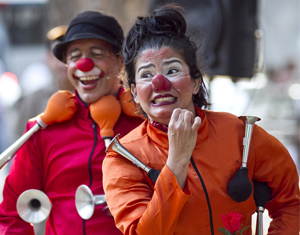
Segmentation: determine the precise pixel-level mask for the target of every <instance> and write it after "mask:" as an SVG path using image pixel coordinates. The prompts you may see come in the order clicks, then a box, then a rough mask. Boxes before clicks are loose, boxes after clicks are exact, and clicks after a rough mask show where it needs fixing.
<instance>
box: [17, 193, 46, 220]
mask: <svg viewBox="0 0 300 235" xmlns="http://www.w3.org/2000/svg"><path fill="white" fill-rule="evenodd" d="M51 208H52V204H51V202H50V200H49V198H48V197H47V195H46V194H45V193H43V192H42V191H40V190H37V189H29V190H26V191H24V192H23V193H22V194H21V195H20V196H19V198H18V200H17V211H18V214H19V216H20V217H21V218H22V219H23V220H24V221H26V222H28V223H33V224H36V223H40V222H42V221H44V220H45V219H46V218H48V216H49V214H50V211H51Z"/></svg>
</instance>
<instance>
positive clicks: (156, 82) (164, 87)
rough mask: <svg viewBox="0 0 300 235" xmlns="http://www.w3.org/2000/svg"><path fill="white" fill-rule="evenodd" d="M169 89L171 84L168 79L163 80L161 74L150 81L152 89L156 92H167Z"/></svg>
mask: <svg viewBox="0 0 300 235" xmlns="http://www.w3.org/2000/svg"><path fill="white" fill-rule="evenodd" d="M171 87H172V84H171V82H170V81H169V79H167V78H165V77H164V76H163V75H162V74H158V75H156V76H155V77H154V78H153V79H152V89H153V90H154V91H156V92H158V91H169V90H171Z"/></svg>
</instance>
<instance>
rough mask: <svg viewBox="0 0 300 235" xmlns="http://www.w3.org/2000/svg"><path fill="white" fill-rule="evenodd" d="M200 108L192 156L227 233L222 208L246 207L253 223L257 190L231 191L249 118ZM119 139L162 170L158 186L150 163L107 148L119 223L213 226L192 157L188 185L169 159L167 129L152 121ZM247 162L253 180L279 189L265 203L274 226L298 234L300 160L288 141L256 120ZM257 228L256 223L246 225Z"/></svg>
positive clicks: (109, 194)
mask: <svg viewBox="0 0 300 235" xmlns="http://www.w3.org/2000/svg"><path fill="white" fill-rule="evenodd" d="M196 111H197V114H198V116H200V117H201V119H202V124H201V126H200V128H199V131H198V139H197V143H196V147H195V149H194V152H193V155H192V156H193V159H194V161H195V163H196V165H197V168H198V170H199V172H200V174H201V175H202V178H203V180H204V182H205V186H206V188H207V191H208V195H209V200H210V203H211V207H212V214H213V224H214V232H215V234H220V232H219V230H218V227H223V228H224V224H223V223H222V219H221V214H224V215H225V214H227V213H228V212H238V213H240V214H242V222H241V223H242V224H243V225H242V227H245V226H247V225H251V216H252V214H253V213H255V211H256V206H255V202H254V199H253V196H252V195H251V197H250V198H248V199H247V200H246V201H244V202H241V203H238V202H236V201H234V200H233V199H231V198H230V197H229V195H228V191H227V186H228V183H229V182H230V180H231V179H232V178H233V176H234V175H235V172H236V171H237V170H238V169H239V168H240V167H241V161H242V153H243V138H244V134H245V125H244V122H243V121H241V120H240V119H238V118H237V117H236V116H234V115H231V114H227V113H217V112H211V111H203V110H201V109H199V108H196ZM120 142H121V143H122V145H123V146H124V147H125V148H126V149H127V150H128V151H129V152H131V153H132V154H133V155H134V156H136V157H137V158H138V159H139V160H140V161H142V162H143V163H144V164H146V165H148V166H149V167H151V168H154V169H157V170H159V171H161V173H160V175H159V177H158V179H157V181H156V184H155V186H154V184H153V183H152V181H151V180H150V179H149V178H148V177H147V175H146V172H145V171H143V170H141V169H140V168H138V167H137V166H135V165H133V164H132V163H131V162H129V161H128V160H127V159H125V158H124V157H122V156H121V155H119V154H118V153H116V152H109V153H108V154H107V157H106V158H105V160H104V163H103V174H104V180H103V181H104V191H105V194H106V200H107V203H108V206H109V208H110V210H111V213H112V214H113V216H114V218H115V223H116V225H117V227H118V228H119V229H120V230H121V231H122V232H123V233H124V234H142V235H148V234H149V235H154V234H155V235H159V234H163V235H168V234H170V235H171V234H178V235H179V234H184V235H186V234H188V235H193V234H203V235H204V234H211V233H210V223H209V211H208V206H207V202H206V199H205V195H204V191H203V188H202V186H201V183H200V180H199V178H198V176H197V174H196V172H195V170H194V169H193V167H192V165H191V163H190V166H189V169H188V175H187V182H186V185H185V188H184V190H183V191H182V190H181V188H180V187H179V186H178V184H177V181H176V178H175V176H174V175H173V173H172V172H171V170H170V169H169V168H168V167H167V166H166V165H165V163H166V159H167V156H168V145H169V143H168V136H167V133H165V132H163V131H160V130H158V129H156V128H155V127H153V126H151V125H150V124H149V122H148V121H145V122H144V123H143V124H141V125H140V126H139V127H138V128H136V129H134V130H133V131H132V132H130V133H129V134H128V135H127V136H125V137H124V138H122V139H121V141H120ZM247 168H248V170H249V171H248V176H249V179H250V180H251V181H252V179H254V180H257V181H261V182H268V185H269V187H270V188H271V190H272V195H271V199H270V201H269V202H268V203H267V205H266V208H267V209H268V210H269V213H270V216H271V218H273V222H271V224H270V228H269V234H270V235H271V234H276V235H279V234H282V235H298V234H299V209H300V208H299V186H298V183H299V177H298V174H297V170H296V167H295V164H294V162H293V160H292V158H291V157H290V155H289V153H288V151H287V150H286V149H285V148H284V146H283V145H282V144H281V143H280V142H279V141H278V140H277V139H276V138H274V137H273V136H271V135H269V134H268V133H267V132H266V131H264V130H263V129H262V128H260V127H259V126H257V125H254V128H253V134H252V139H251V144H250V150H249V157H248V164H247ZM242 227H241V228H242ZM250 227H251V226H250ZM250 234H251V229H250V228H249V229H247V230H246V231H245V232H244V233H243V235H250Z"/></svg>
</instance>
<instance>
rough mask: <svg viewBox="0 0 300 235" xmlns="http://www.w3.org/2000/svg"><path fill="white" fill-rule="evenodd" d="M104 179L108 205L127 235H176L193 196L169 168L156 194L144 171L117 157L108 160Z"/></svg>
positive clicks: (158, 181) (159, 182)
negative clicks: (183, 188) (183, 212)
mask: <svg viewBox="0 0 300 235" xmlns="http://www.w3.org/2000/svg"><path fill="white" fill-rule="evenodd" d="M110 169H113V171H112V170H110ZM116 172H118V173H117V174H116ZM103 175H104V176H103V185H104V191H105V194H106V200H107V204H108V206H109V208H110V210H111V213H112V215H113V216H114V218H115V223H116V226H117V227H118V228H119V229H120V230H121V231H122V232H123V233H124V234H126V235H129V234H131V235H133V234H142V235H153V234H155V235H159V234H163V235H169V234H170V235H171V234H172V235H173V234H174V231H175V227H176V224H177V220H178V218H179V215H180V212H181V210H182V208H183V206H184V205H185V203H186V201H187V200H188V198H189V197H190V195H188V194H190V192H189V190H188V189H185V190H184V191H185V192H187V193H188V194H185V193H184V192H183V191H182V190H181V188H180V187H179V185H178V184H177V181H176V178H175V176H174V174H173V173H172V172H171V170H170V169H169V168H168V167H167V166H164V167H163V169H162V171H161V173H160V175H159V177H158V179H157V181H156V184H155V187H154V191H153V189H152V188H151V187H150V186H149V184H148V183H147V178H146V176H145V173H144V172H143V171H142V170H141V169H139V168H138V167H136V166H135V165H133V164H132V163H131V162H128V161H127V160H125V159H121V158H120V157H118V156H117V154H115V153H108V155H107V156H106V158H105V160H104V163H103ZM166 215H168V216H166Z"/></svg>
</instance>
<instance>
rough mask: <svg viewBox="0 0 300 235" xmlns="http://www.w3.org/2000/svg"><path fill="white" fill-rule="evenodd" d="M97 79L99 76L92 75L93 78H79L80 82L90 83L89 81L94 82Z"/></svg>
mask: <svg viewBox="0 0 300 235" xmlns="http://www.w3.org/2000/svg"><path fill="white" fill-rule="evenodd" d="M98 78H99V75H94V76H88V77H80V78H79V80H80V81H91V80H96V79H98Z"/></svg>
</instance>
